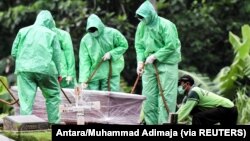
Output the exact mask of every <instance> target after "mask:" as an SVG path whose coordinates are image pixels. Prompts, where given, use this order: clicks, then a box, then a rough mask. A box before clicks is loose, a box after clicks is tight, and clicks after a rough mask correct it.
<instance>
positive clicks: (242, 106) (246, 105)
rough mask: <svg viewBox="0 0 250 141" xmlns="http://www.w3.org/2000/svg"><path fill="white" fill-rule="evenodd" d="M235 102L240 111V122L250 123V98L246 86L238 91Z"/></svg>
mask: <svg viewBox="0 0 250 141" xmlns="http://www.w3.org/2000/svg"><path fill="white" fill-rule="evenodd" d="M235 102H236V107H237V109H238V113H239V115H238V124H250V110H249V109H250V98H249V97H248V96H247V95H246V89H245V88H242V89H240V90H238V91H237V98H236V99H235Z"/></svg>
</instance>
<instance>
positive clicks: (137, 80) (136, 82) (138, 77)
mask: <svg viewBox="0 0 250 141" xmlns="http://www.w3.org/2000/svg"><path fill="white" fill-rule="evenodd" d="M144 65H145V64H144V63H143V65H142V70H143V69H144ZM140 77H141V75H137V78H136V80H135V83H134V85H133V87H132V90H131V92H130V93H131V94H134V93H135V88H136V86H137V84H138V82H139V79H140Z"/></svg>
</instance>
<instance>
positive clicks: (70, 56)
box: [63, 32, 75, 78]
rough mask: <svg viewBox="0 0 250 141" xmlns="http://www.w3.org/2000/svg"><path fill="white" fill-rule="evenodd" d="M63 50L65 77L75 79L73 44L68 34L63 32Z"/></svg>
mask: <svg viewBox="0 0 250 141" xmlns="http://www.w3.org/2000/svg"><path fill="white" fill-rule="evenodd" d="M63 50H64V55H65V57H66V63H67V76H71V77H72V78H74V77H75V55H74V50H73V44H72V40H71V37H70V34H69V33H68V32H65V35H64V37H63Z"/></svg>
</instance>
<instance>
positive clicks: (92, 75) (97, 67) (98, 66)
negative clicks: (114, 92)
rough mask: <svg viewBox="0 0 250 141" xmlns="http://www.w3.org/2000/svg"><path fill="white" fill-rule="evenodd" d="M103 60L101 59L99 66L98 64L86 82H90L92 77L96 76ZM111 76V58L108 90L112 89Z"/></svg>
mask: <svg viewBox="0 0 250 141" xmlns="http://www.w3.org/2000/svg"><path fill="white" fill-rule="evenodd" d="M103 62H104V61H103V60H101V61H100V62H99V63H98V64H97V66H96V68H95V69H94V71H93V73H92V74H91V75H90V77H89V78H88V80H87V81H86V82H85V83H86V84H87V83H89V82H90V81H91V79H92V78H93V77H94V75H95V73H96V71H97V70H98V69H99V68H100V66H101V65H102V63H103ZM111 76H112V62H111V60H109V74H108V91H110V90H111V87H110V80H111Z"/></svg>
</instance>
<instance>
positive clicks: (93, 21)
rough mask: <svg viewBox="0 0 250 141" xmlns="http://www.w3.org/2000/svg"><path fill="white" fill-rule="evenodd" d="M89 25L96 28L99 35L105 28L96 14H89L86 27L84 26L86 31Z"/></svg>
mask: <svg viewBox="0 0 250 141" xmlns="http://www.w3.org/2000/svg"><path fill="white" fill-rule="evenodd" d="M91 27H95V28H97V29H98V32H99V35H100V34H102V32H103V30H104V28H105V25H104V24H103V22H102V21H101V19H100V18H99V17H98V16H97V15H95V14H91V15H90V16H89V17H88V20H87V27H86V30H87V32H88V30H89V29H90V28H91Z"/></svg>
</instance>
